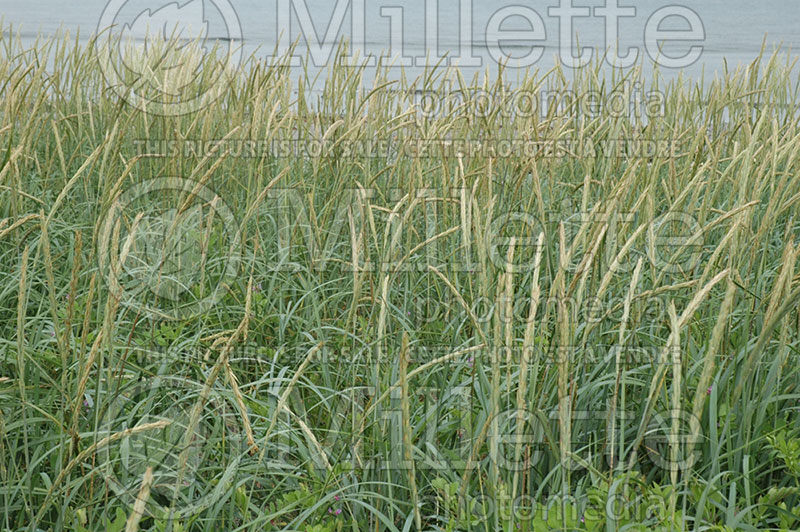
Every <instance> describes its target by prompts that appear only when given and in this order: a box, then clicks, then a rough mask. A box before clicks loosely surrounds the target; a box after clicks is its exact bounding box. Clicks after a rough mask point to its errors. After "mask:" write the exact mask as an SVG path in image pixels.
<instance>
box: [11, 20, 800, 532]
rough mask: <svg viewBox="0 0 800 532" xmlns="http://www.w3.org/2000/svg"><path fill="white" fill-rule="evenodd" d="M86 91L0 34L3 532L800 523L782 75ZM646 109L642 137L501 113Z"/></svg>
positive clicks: (598, 119)
mask: <svg viewBox="0 0 800 532" xmlns="http://www.w3.org/2000/svg"><path fill="white" fill-rule="evenodd" d="M187 53H188V52H187ZM187 63H188V64H191V65H192V67H195V66H196V62H194V61H189V62H187ZM99 65H100V62H99V61H98V44H97V43H95V42H90V43H89V44H88V45H82V46H78V45H76V44H75V42H74V41H72V40H70V39H69V38H56V39H53V40H50V41H42V42H39V43H37V44H36V45H35V46H33V47H31V48H28V49H26V48H24V47H23V46H22V44H21V43H20V41H18V40H17V39H15V38H14V37H12V36H9V35H5V36H3V37H2V40H0V264H2V268H1V269H0V291H1V292H0V369H1V372H2V373H1V376H0V528H3V529H4V530H61V529H64V530H78V531H83V530H123V529H125V530H185V531H188V530H253V531H255V530H259V531H260V530H278V529H285V530H304V531H306V530H308V531H312V530H314V531H334V530H359V531H361V530H376V531H377V530H396V531H400V530H418V529H423V530H485V531H493V530H507V531H516V530H521V531H525V530H537V531H538V530H709V529H711V530H779V529H782V530H796V529H797V528H798V527H800V514H798V512H797V510H796V508H798V507H800V424H799V422H798V419H800V417H798V409H800V388H798V383H799V382H800V381H799V380H798V367H799V366H798V364H797V361H798V354H799V353H798V347H799V346H800V336H798V333H799V326H800V313H798V311H797V308H798V302H800V282H799V281H800V277H798V273H797V254H798V247H797V246H798V233H799V231H800V217H799V216H798V214H800V207H799V206H800V178H798V176H800V127H798V126H799V125H798V113H797V108H798V104H800V94H798V90H800V84H799V83H798V80H799V78H798V75H797V72H796V70H795V68H794V65H793V64H792V63H790V62H789V61H788V60H786V59H785V58H782V57H781V56H778V55H776V56H773V57H771V58H767V57H762V58H760V59H759V60H757V61H756V62H754V63H753V64H752V65H749V66H747V67H746V68H744V67H743V68H738V69H735V70H729V71H725V72H723V73H722V75H721V76H719V77H717V78H714V79H706V80H705V81H704V84H703V86H702V87H701V86H699V85H697V84H695V82H693V81H689V80H683V79H681V78H677V79H673V80H671V81H668V80H665V79H663V78H661V77H659V76H658V75H656V77H655V79H650V80H645V79H642V78H641V74H640V73H639V71H637V70H633V71H630V72H628V73H626V74H621V73H613V74H612V73H608V72H605V71H603V70H601V69H599V68H597V67H594V68H587V69H585V70H580V71H577V72H574V73H572V76H571V77H570V78H569V79H568V78H567V77H566V76H565V73H564V72H562V71H560V70H554V71H551V72H547V73H529V74H528V75H526V76H524V77H522V78H521V79H520V80H519V81H517V82H515V84H514V89H513V90H511V89H510V88H509V86H508V85H507V84H506V83H505V82H504V81H503V78H502V77H498V78H495V77H488V76H481V77H476V78H475V79H464V78H463V77H462V75H461V73H460V72H459V71H458V70H457V69H437V68H432V69H431V70H430V72H429V73H428V74H426V75H425V76H423V77H421V78H419V79H413V80H411V79H406V78H402V79H401V81H397V82H394V81H391V78H390V76H389V70H388V69H384V70H379V71H378V73H377V74H374V71H371V72H372V73H370V74H369V75H368V73H367V71H366V70H364V69H359V68H348V67H344V66H334V67H331V68H329V69H328V70H327V71H326V72H325V74H324V75H323V76H322V77H321V78H320V79H318V80H316V81H315V80H313V79H308V78H309V77H310V76H306V77H302V76H301V79H300V81H298V77H297V76H296V72H295V73H293V72H292V71H291V69H290V68H289V67H288V64H287V63H286V62H280V61H278V62H276V63H275V64H270V65H267V64H265V63H263V62H259V61H258V60H256V59H252V58H251V59H250V60H248V61H247V62H246V64H244V65H243V66H241V67H240V68H239V69H238V70H235V71H233V72H229V74H228V75H229V76H230V79H228V80H227V83H228V85H227V86H228V88H227V89H226V90H224V91H221V92H220V93H219V94H215V95H216V96H218V97H217V98H216V99H215V100H214V101H213V102H210V103H209V104H208V105H207V106H205V107H203V108H202V109H200V110H198V111H196V112H192V113H189V114H186V115H182V116H160V115H159V114H158V113H156V112H152V111H153V110H154V108H152V107H151V108H149V109H148V110H147V111H148V112H142V110H141V109H137V108H135V107H134V106H132V105H130V104H129V102H126V101H123V100H121V99H120V92H119V91H116V90H113V88H110V87H109V86H108V84H107V80H106V77H104V73H103V70H102V68H101V67H100V66H99ZM178 68H180V67H178ZM186 68H189V67H186ZM216 71H219V69H217V70H215V72H216ZM604 72H605V74H604ZM205 82H206V81H203V80H201V81H200V83H205ZM636 83H643V84H645V86H646V87H648V88H649V89H650V90H653V91H658V94H660V95H662V96H663V98H662V99H661V100H658V102H657V105H655V106H654V107H653V108H652V109H651V111H654V112H651V113H650V114H649V115H648V116H647V117H646V120H643V117H642V116H632V115H631V113H629V112H623V113H614V112H612V111H611V110H609V109H608V108H606V107H605V106H604V105H601V106H600V108H599V110H598V111H597V112H596V113H594V112H589V111H591V109H589V110H588V111H587V108H581V106H580V105H577V104H575V103H574V100H573V104H572V105H571V104H570V98H569V97H567V98H566V100H565V101H564V102H562V103H563V105H561V106H558V105H550V106H548V108H547V109H546V110H541V109H539V110H537V112H532V113H526V112H522V111H521V110H520V109H519V108H516V109H514V108H513V106H512V105H511V103H513V102H516V103H513V105H518V104H519V102H520V101H522V100H520V99H519V98H518V95H519V94H520V93H527V94H535V95H537V94H540V93H541V92H542V91H543V90H548V91H551V94H559V93H561V94H566V95H570V94H572V95H578V96H582V95H586V94H595V95H601V96H603V95H608V94H610V93H611V92H613V91H628V92H627V93H625V92H623V93H624V94H627V95H628V99H625V102H626V103H628V102H630V92H631V91H632V90H633V89H632V87H635V86H636V85H635V84H636ZM309 87H313V88H315V89H319V90H317V91H315V90H309ZM433 94H439V95H443V94H456V95H460V96H459V98H460V99H457V100H455V101H456V104H455V105H450V106H449V107H450V108H449V109H448V112H446V113H445V112H441V113H427V112H425V110H424V109H423V107H424V106H423V105H421V104H422V103H424V102H429V101H430V100H429V97H431V95H433ZM476 94H480V95H481V97H480V98H478V97H476V96H475V95H476ZM600 99H601V100H602V99H603V98H602V97H601V98H600ZM481 102H483V103H481ZM510 102H511V103H510ZM451 103H452V102H451ZM485 104H486V105H488V107H485ZM590 107H591V106H590ZM509 108H512V109H513V112H508V110H509ZM512 140H513V141H514V142H515V143H516V144H514V145H512V144H511V143H510V141H512ZM205 141H222V142H219V143H218V144H217V149H215V150H211V149H208V148H209V147H210V146H211V145H210V144H209V145H206V144H204V143H205ZM481 143H482V144H481ZM536 143H539V144H536ZM658 143H661V145H667V146H669V149H668V150H666V151H663V152H659V153H655V154H654V153H651V152H648V151H646V150H645V151H642V147H647V146H651V145H655V144H658ZM665 143H666V144H665ZM510 146H516V147H513V149H512V148H509V147H510ZM520 146H522V147H523V148H519V147H520ZM531 146H539V149H533V151H528V152H525V151H524V149H528V150H531V149H532V148H531ZM615 146H617V147H619V146H622V147H623V148H625V149H622V150H616V149H613V148H614V147H615ZM423 147H424V148H425V150H424V152H421V148H423ZM525 147H527V148H525ZM520 149H521V150H522V151H519V150H520ZM296 150H301V151H300V152H297V151H296ZM165 178H170V179H166V180H165ZM152 183H156V184H160V185H163V187H161V188H159V187H155V188H152V187H153V185H152ZM148 184H150V185H148ZM148 186H150V187H151V188H147V187H148ZM209 193H210V195H209ZM109 220H110V221H109ZM168 248H169V249H168Z"/></svg>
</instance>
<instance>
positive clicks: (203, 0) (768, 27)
mask: <svg viewBox="0 0 800 532" xmlns="http://www.w3.org/2000/svg"><path fill="white" fill-rule="evenodd" d="M560 1H561V0H550V1H547V2H531V1H527V2H524V1H521V0H500V1H499V2H478V1H474V0H438V1H437V0H428V6H429V8H427V11H426V2H425V0H366V2H365V3H364V6H365V8H364V16H363V21H364V23H363V36H362V35H360V31H359V26H360V24H358V23H355V24H353V22H352V19H351V11H350V10H346V12H344V17H343V19H342V23H341V24H338V22H337V17H336V16H335V8H336V4H337V3H336V2H335V1H333V0H298V1H296V2H294V0H266V1H264V0H193V1H190V2H186V1H183V2H182V3H181V4H180V7H181V8H182V9H179V10H176V7H177V5H172V6H170V5H169V4H170V1H169V0H149V1H148V0H129V1H127V2H126V1H124V0H111V1H106V0H82V1H81V2H74V1H66V0H24V1H20V0H0V16H2V19H3V24H4V29H5V30H6V31H7V30H8V28H9V25H12V26H13V28H14V31H15V32H16V31H19V32H20V33H21V35H22V37H23V40H24V41H25V42H26V43H32V42H33V40H34V39H35V38H36V37H37V36H39V35H52V34H54V33H56V32H57V31H69V32H70V33H71V34H72V35H74V34H75V33H76V32H78V31H79V32H80V35H81V37H82V40H86V38H88V37H89V35H90V34H92V33H94V32H96V31H97V30H98V25H103V21H105V22H108V21H109V20H111V21H113V22H114V23H117V24H120V25H123V24H131V25H132V28H131V31H132V32H133V33H134V34H136V33H137V32H138V33H140V35H139V36H140V37H142V38H143V37H144V32H143V31H142V28H143V27H144V25H143V24H138V25H137V24H133V21H134V20H136V19H137V17H138V16H139V15H140V14H142V13H143V12H145V10H146V9H148V8H149V9H151V12H150V14H151V15H153V14H154V13H155V14H154V15H153V16H152V17H145V18H146V19H148V21H149V22H152V23H153V24H158V20H159V19H158V17H159V16H163V17H166V18H169V17H170V16H171V15H170V13H171V14H172V15H175V14H176V13H177V14H178V15H177V17H178V18H179V19H181V23H186V22H187V20H188V21H192V20H194V21H195V22H198V21H199V23H198V24H196V26H198V25H202V23H203V22H206V23H207V24H208V33H207V35H208V37H209V38H211V39H214V38H226V39H233V43H237V44H236V45H237V46H238V45H241V46H242V49H243V52H244V54H250V53H256V54H257V55H260V56H270V55H272V52H273V50H274V49H275V47H276V46H283V47H285V46H286V45H287V44H288V43H289V42H290V41H291V40H295V39H297V38H298V37H299V38H300V45H299V47H298V54H299V55H301V56H306V54H307V53H308V52H309V45H308V42H307V41H311V43H312V45H313V44H314V43H315V41H319V42H321V45H322V46H323V48H322V49H321V50H318V51H317V57H316V60H312V64H311V65H310V70H311V72H312V73H314V72H315V71H318V70H319V69H324V68H325V66H326V65H327V64H328V63H329V61H327V55H326V54H327V52H328V50H326V49H325V48H324V45H325V44H326V43H327V44H332V43H335V42H336V40H337V39H338V38H339V37H341V36H345V37H347V38H349V39H351V40H352V41H353V42H354V43H355V44H356V45H357V47H358V48H360V49H362V50H363V52H366V53H373V54H380V53H381V52H386V51H388V50H390V49H391V51H392V52H394V55H395V61H396V64H399V63H401V62H402V60H401V58H400V57H399V56H400V54H401V53H402V55H403V56H405V63H406V64H405V70H406V72H407V74H409V75H411V76H415V75H416V74H418V73H419V72H421V71H422V68H423V66H424V64H425V57H426V55H427V56H428V58H429V59H430V58H431V56H434V55H435V54H436V50H434V44H437V45H438V52H439V55H444V54H449V56H450V57H453V56H455V57H460V59H459V60H458V61H457V63H458V64H460V65H462V68H463V69H464V71H465V72H466V73H467V74H471V73H473V72H476V71H484V70H486V69H488V70H489V71H493V70H495V69H496V67H497V57H496V56H497V55H498V52H497V51H495V52H493V51H492V49H491V45H492V41H493V38H494V37H497V36H498V34H497V33H496V32H493V31H487V25H489V23H490V21H491V20H492V17H493V16H497V17H499V16H500V15H502V13H503V11H500V10H501V9H504V8H505V9H508V8H510V6H515V5H516V6H525V7H526V8H528V10H527V11H524V12H522V15H523V16H526V17H527V18H528V20H526V19H525V18H523V17H522V16H515V17H510V18H508V19H507V20H506V21H505V22H504V23H503V25H502V28H503V30H504V31H508V30H514V29H516V30H526V29H530V28H531V27H532V24H533V25H534V26H533V27H535V25H536V24H539V23H540V22H541V23H542V27H541V28H539V30H540V34H541V32H544V33H543V34H541V35H540V36H545V38H544V39H538V38H537V40H536V41H535V42H533V41H531V40H530V39H528V40H525V39H522V40H517V41H507V42H504V43H503V44H504V46H505V48H503V49H502V50H500V52H505V53H508V54H510V55H512V56H513V57H514V59H512V60H511V61H510V64H511V66H512V67H513V66H515V65H516V63H515V59H518V58H519V57H521V56H524V55H525V54H527V53H528V52H529V51H530V48H531V46H532V45H534V44H535V45H538V46H541V47H542V53H541V57H540V58H538V59H537V60H536V61H535V62H533V61H528V62H529V63H533V64H532V68H538V69H539V70H541V71H543V72H544V71H546V70H548V69H549V68H551V67H552V66H553V65H554V64H555V63H556V59H555V56H556V54H558V52H559V43H560V42H561V41H560V40H559V38H560V27H559V26H560V24H559V23H560V19H559V18H558V17H557V16H556V15H555V13H552V12H550V11H549V8H553V7H555V6H557V5H558V4H559V2H560ZM574 1H575V5H576V6H579V7H590V8H598V7H601V6H603V5H604V4H605V3H606V0H574ZM620 1H622V0H620ZM292 2H294V3H295V4H297V7H296V8H295V10H294V11H292V12H291V14H290V16H289V20H290V23H289V27H287V26H286V24H285V20H286V16H285V10H284V15H281V9H280V6H281V5H283V6H288V5H291V4H292ZM564 3H566V0H564ZM609 3H616V2H614V1H613V0H609ZM340 4H341V6H340V7H342V6H347V5H349V4H348V3H347V2H340ZM355 4H356V5H357V4H358V2H356V3H355ZM632 4H633V2H632V1H630V0H628V1H627V2H624V3H622V6H623V7H630V6H632ZM469 5H471V6H472V13H471V14H470V13H469V12H468V11H467V10H466V9H464V7H465V6H469ZM677 5H679V4H670V3H669V2H668V1H665V0H640V1H638V2H636V4H635V10H636V13H635V15H633V16H630V17H627V16H626V17H625V18H621V19H619V46H620V49H622V50H625V49H627V48H629V47H633V48H634V49H635V50H638V53H639V57H648V52H649V51H650V52H652V51H653V50H654V47H653V46H651V47H650V48H649V49H648V48H647V46H646V44H647V43H646V35H645V29H646V27H647V22H648V19H650V18H651V17H653V16H654V15H655V14H658V13H665V11H663V10H664V9H676V8H674V7H671V8H670V7H669V6H677ZM164 6H167V8H166V9H162V10H161V11H158V9H159V8H162V7H164ZM430 6H433V7H434V8H436V7H437V6H438V8H437V9H433V10H432V9H430ZM226 9H227V10H228V11H227V12H226ZM677 9H683V10H684V11H683V12H682V13H683V14H684V15H686V16H685V17H684V18H683V19H680V18H678V17H676V16H673V17H668V18H666V19H665V20H664V21H663V23H662V27H663V28H666V29H686V28H687V27H688V24H689V23H690V22H691V21H689V19H690V18H692V17H695V18H696V20H695V23H699V24H701V25H702V31H703V32H704V37H703V38H702V39H699V40H695V41H692V42H686V43H674V42H673V43H667V44H666V47H665V49H664V51H665V53H667V54H668V55H671V56H672V57H680V56H683V55H686V54H687V52H688V51H689V49H690V47H691V46H702V53H700V54H699V58H698V59H697V60H696V61H693V62H692V63H691V64H683V65H679V68H677V67H676V68H671V67H670V66H669V65H662V67H661V68H660V70H661V72H662V73H664V74H665V75H666V76H667V77H674V76H675V75H677V73H678V72H684V73H685V75H686V76H688V77H690V78H692V79H699V78H700V77H701V76H703V75H705V77H706V78H708V77H710V76H712V75H713V73H714V72H719V71H720V70H721V67H722V65H723V60H727V62H728V64H729V65H731V66H735V65H737V64H745V63H749V62H751V61H752V60H753V59H754V58H755V57H756V56H757V55H758V54H759V52H760V50H761V47H762V44H765V46H766V50H767V52H771V51H772V50H773V49H775V48H780V49H782V50H784V51H786V52H787V53H790V54H792V55H794V52H793V50H798V49H800V32H798V31H797V29H796V24H797V20H800V2H797V0H771V1H770V2H768V3H766V2H764V3H755V2H752V1H745V0H703V1H702V2H700V1H690V0H684V3H683V7H682V8H677ZM687 9H688V10H691V11H687ZM306 11H307V13H308V15H309V17H310V22H311V23H312V24H311V25H309V24H308V22H309V21H308V20H307V21H306V25H305V31H304V30H303V25H302V24H301V22H302V19H303V14H304V13H305V12H306ZM434 11H436V12H437V14H438V25H436V26H434V25H433V24H428V25H427V27H426V20H430V15H431V13H433V12H434ZM498 11H499V12H500V13H499V14H498ZM104 12H105V13H106V15H107V16H105V17H104ZM298 12H299V13H300V15H298V14H297V13H298ZM506 13H510V12H509V11H506ZM599 13H600V12H598V11H595V12H594V13H593V14H592V15H591V16H588V17H582V18H577V19H575V20H574V25H573V28H572V30H573V34H575V33H577V35H578V36H579V41H580V45H581V46H588V47H594V48H600V49H604V48H606V47H607V46H613V41H609V42H608V43H607V42H606V29H607V28H606V21H605V19H604V18H602V17H601V15H600V14H599ZM691 13H693V15H691ZM109 14H110V17H109V16H108V15H109ZM198 16H199V17H200V18H198ZM537 16H538V17H539V18H537ZM357 20H362V19H360V18H359V19H357ZM401 20H402V27H400V25H401V23H400V21H401ZM226 21H227V22H228V24H227V25H226ZM140 22H141V20H140ZM237 26H238V28H237ZM311 26H313V30H311V29H310V28H311ZM329 26H330V28H332V30H333V31H331V32H330V33H329V36H328V37H329V38H328V39H327V40H326V39H324V35H325V32H326V30H327V29H329ZM462 28H463V31H462ZM239 30H240V31H239ZM336 30H339V31H338V32H337V31H336ZM432 30H435V31H432ZM401 32H402V38H401V37H400V34H401ZM239 33H240V35H239ZM281 33H283V39H279V35H281ZM426 34H427V35H426ZM239 36H241V41H239V40H238V38H239ZM308 36H311V37H310V38H303V37H308ZM393 39H394V47H393V48H392V41H393ZM225 42H229V41H227V40H226V41H225ZM399 42H402V45H403V46H402V49H401V48H400V47H398V46H397V45H398V43H399ZM563 42H564V43H567V44H566V45H567V46H568V45H569V43H568V41H567V40H566V39H563ZM651 44H652V43H651ZM572 46H573V49H574V51H576V50H577V48H576V45H575V44H574V43H573V45H572ZM311 48H313V46H312V47H311ZM363 52H362V53H363ZM493 53H494V56H493ZM430 60H431V61H433V62H435V60H436V59H435V58H433V59H430ZM686 62H688V61H686ZM645 65H646V66H645V70H646V71H648V70H649V69H650V68H651V67H650V61H649V60H648V61H646V62H645ZM298 70H299V69H298ZM515 71H516V72H519V69H515V68H512V69H511V70H510V71H509V72H510V75H511V76H514V72H515ZM397 72H398V75H399V68H398V69H397Z"/></svg>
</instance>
